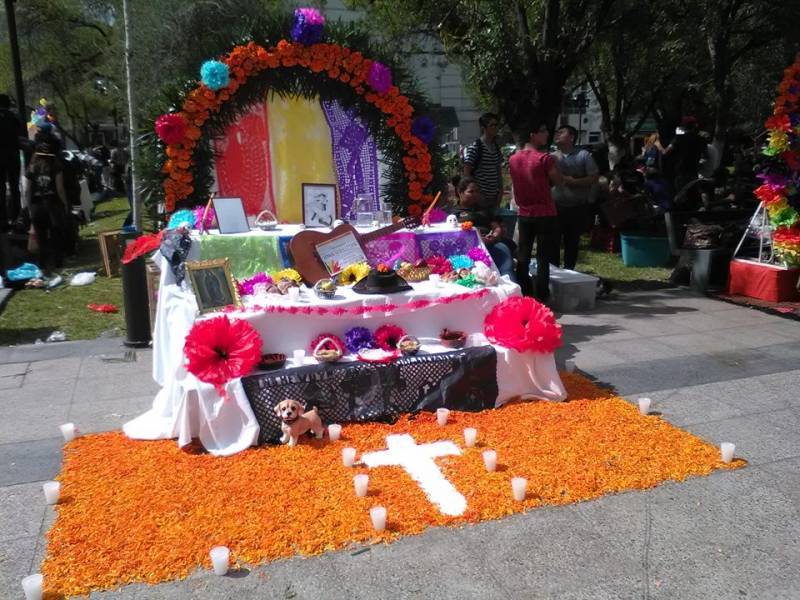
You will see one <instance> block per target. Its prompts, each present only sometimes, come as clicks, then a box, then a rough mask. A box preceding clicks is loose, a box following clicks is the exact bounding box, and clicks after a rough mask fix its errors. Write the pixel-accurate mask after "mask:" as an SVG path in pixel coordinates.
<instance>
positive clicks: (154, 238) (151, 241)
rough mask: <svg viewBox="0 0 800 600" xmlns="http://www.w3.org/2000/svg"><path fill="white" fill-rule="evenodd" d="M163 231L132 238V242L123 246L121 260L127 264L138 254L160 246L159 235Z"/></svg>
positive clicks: (149, 251) (152, 250)
mask: <svg viewBox="0 0 800 600" xmlns="http://www.w3.org/2000/svg"><path fill="white" fill-rule="evenodd" d="M164 231H166V230H164V229H162V230H161V231H159V232H158V233H146V234H145V235H140V236H139V237H138V238H136V239H135V240H133V242H132V243H130V244H128V245H127V247H126V248H125V252H124V253H123V255H122V262H123V263H124V264H126V265H127V264H128V263H130V262H133V261H134V260H136V259H137V258H139V257H140V256H144V255H145V254H150V253H151V252H154V251H155V250H158V248H159V246H161V236H163V235H164Z"/></svg>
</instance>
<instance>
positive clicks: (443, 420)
mask: <svg viewBox="0 0 800 600" xmlns="http://www.w3.org/2000/svg"><path fill="white" fill-rule="evenodd" d="M449 417H450V411H449V410H448V409H446V408H437V409H436V422H437V423H438V424H439V426H440V427H444V426H445V425H447V419H448V418H449Z"/></svg>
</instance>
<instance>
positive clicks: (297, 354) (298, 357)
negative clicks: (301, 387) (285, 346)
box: [292, 350, 306, 365]
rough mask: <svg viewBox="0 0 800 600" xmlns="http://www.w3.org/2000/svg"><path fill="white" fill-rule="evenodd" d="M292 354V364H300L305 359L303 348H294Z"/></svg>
mask: <svg viewBox="0 0 800 600" xmlns="http://www.w3.org/2000/svg"><path fill="white" fill-rule="evenodd" d="M292 356H294V364H296V365H302V364H303V363H304V362H305V360H306V351H305V350H295V351H294V352H293V353H292Z"/></svg>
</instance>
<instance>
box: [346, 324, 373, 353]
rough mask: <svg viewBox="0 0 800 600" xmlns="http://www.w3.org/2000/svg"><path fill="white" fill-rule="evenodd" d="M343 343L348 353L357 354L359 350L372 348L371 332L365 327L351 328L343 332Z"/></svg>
mask: <svg viewBox="0 0 800 600" xmlns="http://www.w3.org/2000/svg"><path fill="white" fill-rule="evenodd" d="M344 343H345V345H346V346H347V349H348V350H349V351H350V352H352V353H353V354H358V351H359V350H362V349H364V348H372V344H373V339H372V332H371V331H370V330H369V329H367V328H366V327H353V328H352V329H348V330H347V331H346V332H345V334H344Z"/></svg>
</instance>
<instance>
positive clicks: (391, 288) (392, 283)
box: [353, 269, 413, 294]
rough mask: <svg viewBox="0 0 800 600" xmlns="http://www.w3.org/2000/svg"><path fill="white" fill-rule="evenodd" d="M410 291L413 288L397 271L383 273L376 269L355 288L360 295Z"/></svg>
mask: <svg viewBox="0 0 800 600" xmlns="http://www.w3.org/2000/svg"><path fill="white" fill-rule="evenodd" d="M410 289H413V288H412V287H411V286H410V285H408V283H407V282H406V280H405V279H403V278H402V277H400V275H398V274H397V271H387V272H385V273H381V272H379V271H377V270H375V269H372V270H371V271H370V272H369V275H367V276H366V277H364V278H363V279H361V280H360V281H358V282H357V283H356V284H355V285H354V286H353V291H354V292H357V293H359V294H394V293H396V292H405V291H406V290H410Z"/></svg>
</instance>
